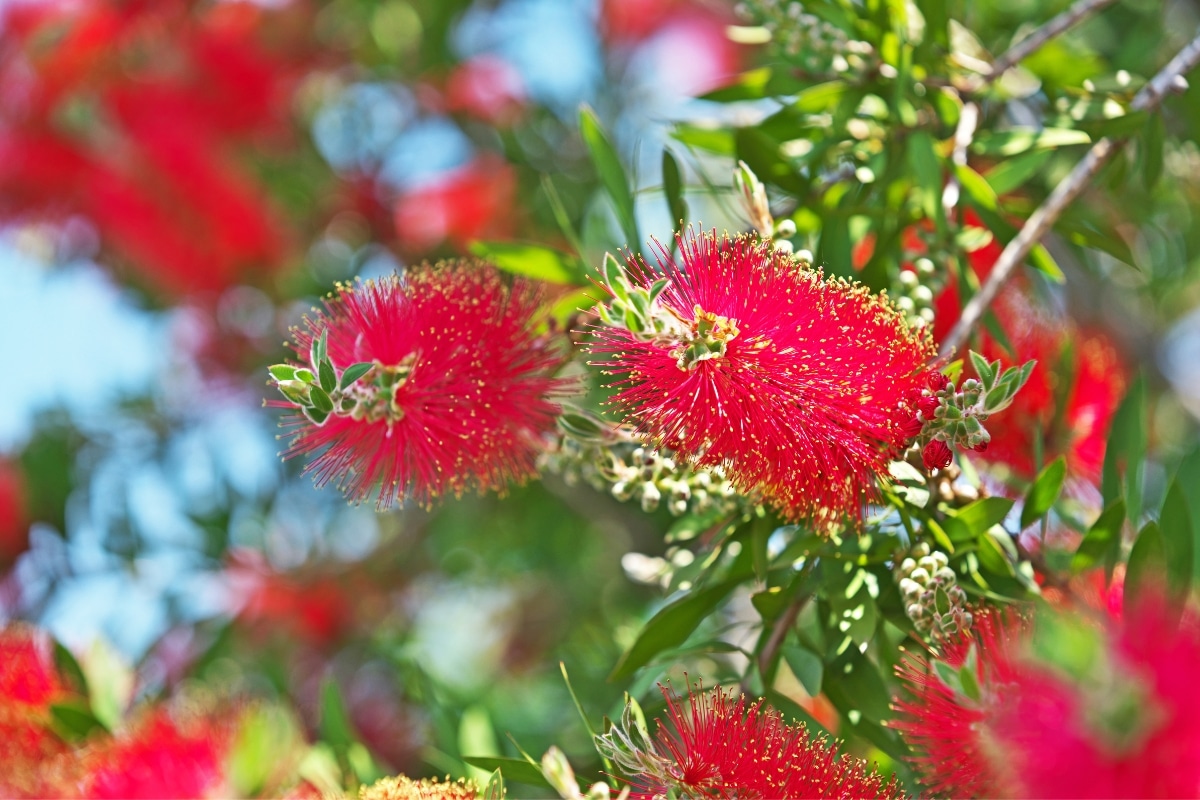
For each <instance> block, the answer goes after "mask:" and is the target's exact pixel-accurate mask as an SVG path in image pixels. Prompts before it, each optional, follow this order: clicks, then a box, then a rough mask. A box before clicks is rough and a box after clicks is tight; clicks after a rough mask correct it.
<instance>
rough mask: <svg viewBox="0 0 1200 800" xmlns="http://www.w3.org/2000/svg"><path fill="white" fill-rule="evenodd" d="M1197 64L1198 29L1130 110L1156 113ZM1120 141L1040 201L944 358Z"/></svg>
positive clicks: (945, 346)
mask: <svg viewBox="0 0 1200 800" xmlns="http://www.w3.org/2000/svg"><path fill="white" fill-rule="evenodd" d="M1197 63H1200V34H1198V35H1197V36H1196V37H1195V38H1194V39H1192V41H1191V42H1189V43H1188V45H1187V46H1186V47H1184V48H1183V49H1182V50H1180V51H1179V53H1178V54H1176V56H1175V57H1174V58H1172V59H1171V60H1170V62H1168V63H1167V65H1166V66H1165V67H1163V68H1162V69H1161V70H1160V71H1159V73H1158V74H1157V75H1155V76H1154V78H1152V79H1151V80H1150V82H1149V83H1147V84H1146V85H1145V86H1143V87H1142V89H1141V91H1139V92H1138V93H1137V95H1136V96H1134V98H1133V103H1132V104H1131V105H1130V111H1131V112H1137V111H1150V112H1153V111H1154V110H1155V109H1157V108H1158V106H1159V105H1161V104H1162V101H1163V100H1164V99H1165V98H1166V96H1167V95H1168V94H1169V93H1170V92H1172V91H1178V90H1180V89H1181V88H1185V87H1186V86H1187V83H1186V81H1184V80H1183V74H1184V73H1185V72H1188V71H1190V70H1191V69H1192V68H1193V67H1195V66H1196V64H1197ZM1122 141H1123V139H1111V138H1104V139H1101V140H1100V141H1098V142H1096V144H1095V145H1093V146H1092V149H1091V150H1089V151H1088V154H1087V156H1085V157H1084V159H1083V160H1082V161H1080V162H1079V163H1078V164H1076V165H1075V168H1074V169H1073V170H1071V173H1070V174H1069V175H1067V177H1066V178H1064V179H1063V180H1062V182H1061V183H1059V184H1058V186H1055V187H1054V191H1052V192H1051V193H1050V196H1049V197H1047V198H1046V200H1045V202H1043V203H1042V204H1041V205H1040V206H1038V208H1037V210H1036V211H1034V212H1033V214H1032V215H1031V216H1030V217H1029V219H1028V220H1026V222H1025V224H1024V226H1022V228H1021V230H1020V232H1019V233H1018V234H1017V235H1016V236H1015V237H1013V240H1012V241H1011V242H1009V243H1008V246H1007V247H1005V248H1004V252H1002V253H1001V254H1000V258H999V259H997V260H996V266H995V267H993V268H992V272H991V274H990V275H989V276H988V279H987V281H986V282H985V283H984V284H983V287H982V288H981V289H980V290H979V292H978V294H976V295H975V296H974V297H972V298H971V300H970V302H968V303H967V305H966V307H965V308H964V309H963V312H962V316H961V317H960V318H959V320H958V322H957V323H956V324H955V326H954V328H953V330H951V331H950V334H949V335H948V336H947V337H946V339H945V341H943V342H942V348H941V352H940V355H941V356H942V357H944V358H948V357H950V356H952V355H953V354H954V353H955V352H956V351H958V349H959V348H961V347H962V346H963V344H964V343H965V342H966V341H967V338H968V337H969V336H970V335H971V332H972V331H973V330H974V329H975V326H976V325H978V324H979V321H980V319H982V318H983V314H984V312H985V311H987V309H988V306H990V305H991V304H992V301H993V300H995V299H996V295H997V294H999V292H1000V289H1001V288H1002V287H1003V286H1004V284H1005V282H1006V281H1007V280H1008V279H1009V278H1010V277H1012V274H1013V272H1014V271H1015V270H1016V268H1017V266H1018V265H1020V264H1021V263H1022V262H1023V261H1024V260H1025V257H1026V256H1027V255H1029V251H1030V250H1032V249H1033V247H1034V245H1036V244H1037V243H1038V241H1039V240H1040V239H1041V238H1042V237H1043V236H1044V235H1045V234H1046V233H1047V232H1048V231H1049V230H1050V228H1051V227H1053V225H1054V223H1055V222H1057V221H1058V218H1059V216H1061V215H1062V212H1063V211H1064V210H1065V209H1066V208H1067V206H1069V205H1070V204H1071V203H1072V202H1074V200H1075V198H1077V197H1078V196H1079V195H1080V193H1081V192H1083V190H1084V189H1085V188H1086V187H1087V185H1088V183H1089V182H1090V181H1091V179H1092V178H1093V177H1095V175H1096V173H1097V172H1099V171H1100V168H1101V167H1103V166H1104V165H1105V164H1106V163H1107V162H1108V160H1109V159H1110V158H1112V156H1113V155H1114V154H1115V153H1116V151H1117V147H1118V146H1119V145H1120V144H1121V142H1122Z"/></svg>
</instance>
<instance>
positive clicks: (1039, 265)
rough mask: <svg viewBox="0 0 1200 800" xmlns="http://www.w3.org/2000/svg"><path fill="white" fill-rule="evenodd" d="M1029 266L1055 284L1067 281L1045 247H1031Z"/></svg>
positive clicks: (1039, 245) (1036, 245) (1038, 245)
mask: <svg viewBox="0 0 1200 800" xmlns="http://www.w3.org/2000/svg"><path fill="white" fill-rule="evenodd" d="M1029 264H1030V266H1032V267H1033V268H1034V269H1036V270H1037V271H1038V272H1040V273H1042V274H1043V275H1045V276H1046V277H1047V278H1049V279H1050V280H1052V281H1054V282H1055V283H1064V282H1066V280H1067V276H1066V275H1065V274H1063V271H1062V267H1060V266H1059V265H1058V262H1057V261H1055V260H1054V256H1052V255H1050V251H1049V250H1047V249H1046V246H1045V245H1041V244H1035V245H1034V246H1033V249H1032V250H1030V251H1029Z"/></svg>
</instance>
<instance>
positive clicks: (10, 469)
mask: <svg viewBox="0 0 1200 800" xmlns="http://www.w3.org/2000/svg"><path fill="white" fill-rule="evenodd" d="M27 549H29V510H28V508H27V507H26V501H25V479H24V477H23V476H22V475H21V472H20V470H19V469H18V468H17V466H16V465H15V464H11V463H9V462H8V461H5V460H3V459H0V571H3V570H4V569H5V568H7V567H8V566H10V565H11V564H12V563H13V562H14V561H15V560H16V558H17V556H19V555H21V553H24V552H25V551H26V550H27Z"/></svg>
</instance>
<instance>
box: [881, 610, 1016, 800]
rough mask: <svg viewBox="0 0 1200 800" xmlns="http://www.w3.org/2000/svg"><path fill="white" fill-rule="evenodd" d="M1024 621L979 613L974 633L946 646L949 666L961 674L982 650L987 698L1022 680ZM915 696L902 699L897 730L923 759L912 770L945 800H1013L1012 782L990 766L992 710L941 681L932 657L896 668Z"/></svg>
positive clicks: (979, 664) (980, 667)
mask: <svg viewBox="0 0 1200 800" xmlns="http://www.w3.org/2000/svg"><path fill="white" fill-rule="evenodd" d="M1019 626H1020V621H1019V618H1017V617H1006V616H1003V615H1001V614H998V613H996V612H990V613H983V614H976V615H975V619H974V621H973V623H972V626H971V633H970V634H967V635H965V636H960V637H958V638H957V639H952V640H949V641H948V642H945V643H944V644H943V645H942V647H943V649H944V652H943V653H942V656H941V659H940V660H941V661H943V662H945V663H946V664H948V665H950V666H951V667H953V668H954V669H961V668H962V667H963V665H964V663H965V661H966V659H967V656H968V653H969V652H970V651H971V648H972V647H974V648H975V658H976V669H977V679H978V683H979V684H980V686H982V687H984V690H985V691H989V690H990V688H991V687H997V688H1000V687H1003V686H1006V685H1007V684H1009V683H1010V682H1012V681H1014V680H1015V676H1016V674H1017V666H1016V664H1015V662H1014V660H1013V655H1014V649H1015V647H1014V640H1015V639H1016V638H1017V636H1018V635H1019V631H1020V627H1019ZM896 674H897V675H898V676H899V678H900V680H901V682H902V683H904V684H905V686H906V688H907V690H908V695H907V696H901V697H898V698H896V700H895V702H894V704H893V708H894V709H895V711H896V712H897V719H896V720H893V721H892V722H890V723H889V727H892V728H895V729H896V730H898V731H900V734H901V736H903V737H904V740H905V741H906V742H907V743H908V745H909V747H911V748H912V750H913V752H914V753H915V755H914V756H913V758H912V759H910V762H909V763H910V766H912V768H913V771H914V772H916V774H917V777H918V779H919V780H920V781H921V783H922V785H924V786H925V787H926V788H927V789H929V792H930V793H931V794H932V795H934V796H937V797H989V796H998V795H1008V794H1009V791H1008V789H1009V788H1010V786H1009V783H1008V777H1007V775H1006V773H1005V772H1004V770H1003V768H1002V767H998V766H997V765H995V764H993V763H992V761H990V760H989V757H988V747H989V742H988V739H987V738H986V733H985V731H984V728H983V723H984V721H985V720H986V718H987V710H986V708H985V707H983V706H981V705H979V704H973V703H971V702H970V701H969V699H967V698H964V697H962V696H960V695H958V694H956V693H955V692H954V691H953V690H952V689H950V688H949V687H947V686H946V684H945V683H943V682H942V681H941V679H940V678H938V676H937V674H936V673H935V672H934V670H933V667H932V665H931V661H930V658H929V657H925V656H911V655H910V656H906V657H905V658H904V660H902V661H901V662H900V664H899V666H898V667H897V668H896Z"/></svg>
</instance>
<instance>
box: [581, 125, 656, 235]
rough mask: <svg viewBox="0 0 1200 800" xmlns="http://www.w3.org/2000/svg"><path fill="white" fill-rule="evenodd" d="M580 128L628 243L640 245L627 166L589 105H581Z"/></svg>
mask: <svg viewBox="0 0 1200 800" xmlns="http://www.w3.org/2000/svg"><path fill="white" fill-rule="evenodd" d="M579 132H580V133H581V134H582V136H583V142H584V144H585V145H587V149H588V153H589V154H590V155H591V157H592V165H593V166H594V167H595V168H596V174H597V175H599V176H600V183H601V184H603V186H604V189H605V191H607V192H608V196H609V197H610V198H611V199H612V201H613V207H614V209H615V210H616V212H617V220H618V221H619V222H620V223H621V231H622V232H623V233H624V235H625V244H626V245H627V246H629V247H632V248H637V247H640V246H641V242H642V238H641V235H640V234H639V233H638V227H637V217H636V215H635V210H634V203H633V192H632V191H631V190H630V188H629V180H628V178H626V176H625V168H624V167H623V166H621V159H620V158H618V157H617V151H616V150H615V149H613V146H612V142H610V141H609V139H608V135H607V134H605V132H604V128H603V127H602V126H601V125H600V120H599V119H598V118H597V117H596V112H595V111H593V110H592V109H591V108H589V107H588V106H586V105H585V106H583V107H582V108H580V109H579Z"/></svg>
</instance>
